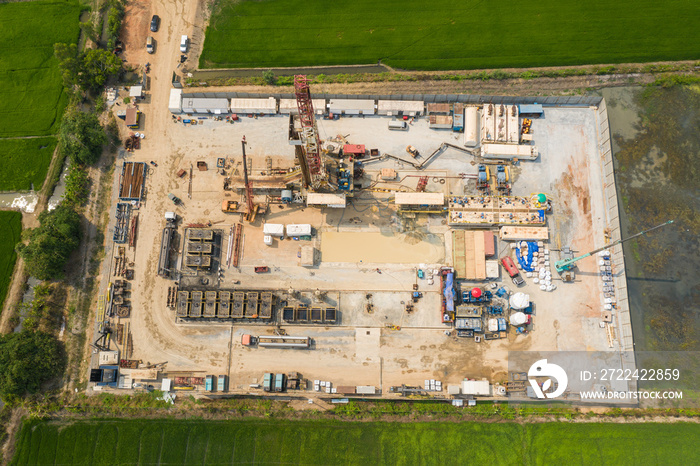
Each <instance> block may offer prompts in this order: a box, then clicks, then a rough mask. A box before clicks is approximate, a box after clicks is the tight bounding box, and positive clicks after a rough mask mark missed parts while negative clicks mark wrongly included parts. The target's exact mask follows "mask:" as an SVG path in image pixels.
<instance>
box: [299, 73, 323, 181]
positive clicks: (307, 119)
mask: <svg viewBox="0 0 700 466" xmlns="http://www.w3.org/2000/svg"><path fill="white" fill-rule="evenodd" d="M294 95H296V98H297V108H298V109H299V121H300V122H301V135H300V136H301V142H302V146H301V150H300V151H298V152H297V155H298V156H299V158H300V160H299V163H300V165H301V171H302V174H303V176H304V186H305V187H311V188H312V189H314V190H315V189H318V188H320V187H321V186H322V185H324V184H326V183H327V180H326V173H325V169H324V167H323V162H322V161H321V142H320V140H319V138H318V128H317V127H316V117H315V115H314V105H313V102H312V101H311V91H310V90H309V81H308V79H306V76H305V75H303V74H298V75H295V76H294Z"/></svg>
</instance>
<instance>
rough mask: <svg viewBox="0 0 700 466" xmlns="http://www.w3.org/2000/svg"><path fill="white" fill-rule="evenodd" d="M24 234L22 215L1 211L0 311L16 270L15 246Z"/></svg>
mask: <svg viewBox="0 0 700 466" xmlns="http://www.w3.org/2000/svg"><path fill="white" fill-rule="evenodd" d="M21 233H22V214H20V213H19V212H11V211H0V309H2V305H3V303H4V302H5V296H7V288H8V287H9V286H10V281H11V279H12V272H13V270H14V269H15V262H16V261H17V253H16V252H15V245H16V244H17V243H18V242H19V240H20V234H21Z"/></svg>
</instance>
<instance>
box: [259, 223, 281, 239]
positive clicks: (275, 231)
mask: <svg viewBox="0 0 700 466" xmlns="http://www.w3.org/2000/svg"><path fill="white" fill-rule="evenodd" d="M263 235H269V236H284V225H282V224H281V223H266V224H264V225H263Z"/></svg>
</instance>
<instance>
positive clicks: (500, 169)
mask: <svg viewBox="0 0 700 466" xmlns="http://www.w3.org/2000/svg"><path fill="white" fill-rule="evenodd" d="M509 175H510V173H508V167H506V166H505V165H498V166H497V167H496V186H497V187H498V190H499V191H505V194H508V191H510V184H508V180H509V178H510V176H509Z"/></svg>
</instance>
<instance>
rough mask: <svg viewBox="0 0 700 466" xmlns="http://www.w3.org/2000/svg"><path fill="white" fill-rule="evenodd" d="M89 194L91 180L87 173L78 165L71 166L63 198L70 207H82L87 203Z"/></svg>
mask: <svg viewBox="0 0 700 466" xmlns="http://www.w3.org/2000/svg"><path fill="white" fill-rule="evenodd" d="M89 193H90V179H89V178H88V174H87V171H86V170H85V169H84V168H82V167H80V166H78V165H71V166H70V168H69V169H68V175H66V192H65V194H64V195H63V198H64V199H65V200H66V202H68V204H70V205H73V206H81V205H83V204H85V202H86V201H87V198H88V194H89Z"/></svg>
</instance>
